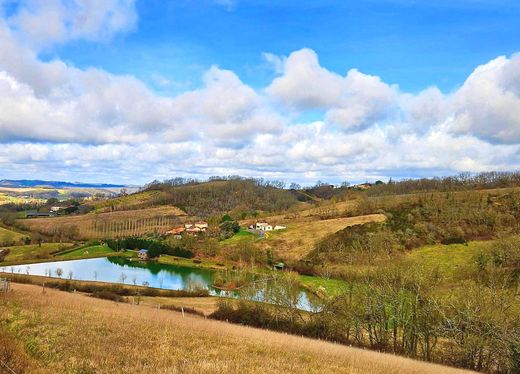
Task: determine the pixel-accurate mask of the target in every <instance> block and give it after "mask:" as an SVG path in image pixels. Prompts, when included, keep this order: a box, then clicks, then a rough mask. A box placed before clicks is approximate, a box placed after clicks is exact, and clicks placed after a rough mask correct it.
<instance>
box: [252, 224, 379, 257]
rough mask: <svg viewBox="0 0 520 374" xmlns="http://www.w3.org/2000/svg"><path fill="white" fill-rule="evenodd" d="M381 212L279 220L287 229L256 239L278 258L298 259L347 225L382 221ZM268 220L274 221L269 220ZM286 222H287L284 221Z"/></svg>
mask: <svg viewBox="0 0 520 374" xmlns="http://www.w3.org/2000/svg"><path fill="white" fill-rule="evenodd" d="M384 220H385V216H384V215H383V214H370V215H366V216H357V217H342V218H332V219H326V220H320V219H319V218H316V217H314V216H307V215H306V216H303V217H300V218H297V219H294V220H287V221H279V222H282V223H281V224H285V225H286V226H287V229H285V230H280V231H273V232H270V233H269V237H268V238H266V239H263V240H259V241H256V243H258V246H260V247H261V248H264V249H271V250H273V251H274V253H276V255H277V256H278V257H280V258H283V259H286V260H298V259H301V258H302V257H305V255H307V254H308V253H309V252H310V251H311V250H312V249H313V247H314V245H315V244H316V242H317V241H318V240H320V239H321V238H323V237H325V236H327V235H329V234H333V233H335V232H337V231H339V230H342V229H344V228H345V227H348V226H354V225H362V224H365V223H369V222H383V221H384ZM269 222H270V223H271V222H276V221H274V220H273V221H271V220H269ZM286 222H287V223H286Z"/></svg>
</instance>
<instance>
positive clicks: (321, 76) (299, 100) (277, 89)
mask: <svg viewBox="0 0 520 374" xmlns="http://www.w3.org/2000/svg"><path fill="white" fill-rule="evenodd" d="M270 59H271V60H273V57H270ZM267 93H268V94H269V95H271V96H272V97H273V98H274V99H276V100H278V101H280V102H281V103H282V104H284V105H285V106H287V107H289V108H291V109H295V110H312V109H321V110H325V111H327V113H326V120H327V122H329V123H331V124H334V125H337V126H339V127H341V128H343V129H345V130H349V131H350V130H355V129H360V128H364V127H366V126H369V125H371V124H373V123H374V122H377V121H379V120H382V119H386V118H387V117H388V116H389V115H390V112H391V110H392V106H393V105H394V104H395V99H396V96H397V89H396V88H395V87H391V86H389V85H387V84H385V83H384V82H382V81H381V79H380V78H379V77H376V76H371V75H366V74H363V73H361V72H359V71H358V70H356V69H352V70H350V71H349V72H348V73H347V75H346V76H345V77H342V76H340V75H339V74H336V73H334V72H331V71H329V70H327V69H326V68H324V67H322V66H321V65H320V63H319V61H318V56H317V55H316V53H315V52H314V51H312V50H310V49H302V50H300V51H297V52H293V53H291V54H290V55H289V57H287V59H286V60H285V63H284V69H283V75H282V76H280V77H278V78H276V79H275V80H274V81H273V82H272V83H271V85H270V86H269V87H268V88H267Z"/></svg>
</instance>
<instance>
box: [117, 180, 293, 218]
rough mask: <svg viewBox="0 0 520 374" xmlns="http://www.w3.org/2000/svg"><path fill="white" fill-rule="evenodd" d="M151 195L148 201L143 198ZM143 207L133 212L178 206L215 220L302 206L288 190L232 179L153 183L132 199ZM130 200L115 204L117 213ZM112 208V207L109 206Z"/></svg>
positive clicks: (188, 211)
mask: <svg viewBox="0 0 520 374" xmlns="http://www.w3.org/2000/svg"><path fill="white" fill-rule="evenodd" d="M143 194H147V195H146V198H144V199H142V198H141V196H143ZM129 199H131V201H133V200H140V203H139V204H129V206H132V207H133V208H136V207H139V208H147V207H151V206H160V205H175V206H177V207H179V208H180V209H182V210H184V211H185V212H186V213H187V214H188V215H190V216H212V215H218V214H224V213H228V212H235V213H238V214H241V213H243V214H246V215H248V214H254V213H255V212H256V211H268V212H273V211H282V210H286V209H288V208H290V207H292V206H294V205H296V204H297V203H298V200H297V199H296V198H295V197H294V196H293V195H292V194H291V192H289V191H288V190H285V189H282V188H277V187H275V186H270V185H265V184H261V183H259V182H258V181H256V180H253V179H230V180H219V181H209V182H201V183H199V182H197V183H187V184H182V185H172V184H170V183H167V182H163V183H153V184H151V185H149V186H147V188H146V190H145V191H144V192H142V193H137V194H134V195H131V197H129ZM128 203H129V200H128V199H120V200H119V201H116V203H115V204H113V206H114V209H115V210H118V209H127V205H128ZM109 204H110V203H109Z"/></svg>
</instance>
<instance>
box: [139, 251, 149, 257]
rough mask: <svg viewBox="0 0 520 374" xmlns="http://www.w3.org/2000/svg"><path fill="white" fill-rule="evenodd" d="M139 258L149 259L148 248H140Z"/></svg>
mask: <svg viewBox="0 0 520 374" xmlns="http://www.w3.org/2000/svg"><path fill="white" fill-rule="evenodd" d="M139 258H140V259H141V260H148V249H140V250H139Z"/></svg>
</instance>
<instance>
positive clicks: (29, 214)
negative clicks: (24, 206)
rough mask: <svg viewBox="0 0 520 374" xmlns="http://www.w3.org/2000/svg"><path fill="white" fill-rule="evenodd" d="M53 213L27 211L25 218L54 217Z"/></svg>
mask: <svg viewBox="0 0 520 374" xmlns="http://www.w3.org/2000/svg"><path fill="white" fill-rule="evenodd" d="M55 215H56V213H55V212H38V211H36V210H28V211H27V218H38V217H54V216H55Z"/></svg>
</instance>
